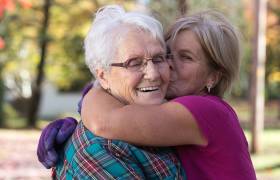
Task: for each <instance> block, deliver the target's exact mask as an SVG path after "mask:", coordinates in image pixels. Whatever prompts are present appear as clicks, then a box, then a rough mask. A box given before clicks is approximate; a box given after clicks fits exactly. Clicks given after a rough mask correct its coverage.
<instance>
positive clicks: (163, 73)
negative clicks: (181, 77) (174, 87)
mask: <svg viewBox="0 0 280 180" xmlns="http://www.w3.org/2000/svg"><path fill="white" fill-rule="evenodd" d="M160 76H161V79H162V80H163V81H164V83H169V80H170V69H169V66H167V67H166V68H163V69H162V70H160Z"/></svg>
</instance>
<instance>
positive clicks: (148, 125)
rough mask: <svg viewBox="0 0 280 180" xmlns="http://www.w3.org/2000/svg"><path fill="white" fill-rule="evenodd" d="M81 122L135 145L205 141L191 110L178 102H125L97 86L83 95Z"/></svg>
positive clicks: (104, 134) (97, 130)
mask: <svg viewBox="0 0 280 180" xmlns="http://www.w3.org/2000/svg"><path fill="white" fill-rule="evenodd" d="M82 119H83V122H84V124H85V125H86V126H87V127H88V128H89V129H90V130H91V131H93V132H94V133H95V134H97V135H99V136H103V137H105V138H109V139H120V140H124V141H127V142H131V143H134V144H139V145H153V146H175V145H184V144H197V145H206V144H207V141H206V139H205V137H204V136H203V135H202V133H201V131H200V129H199V127H198V125H197V123H196V120H195V119H194V117H193V116H192V114H191V113H190V112H189V111H188V110H187V109H186V108H185V107H184V106H183V105H181V104H179V103H176V102H168V103H164V104H162V105H147V106H140V105H126V106H124V105H123V104H121V103H120V102H119V101H117V100H116V99H115V98H113V97H112V96H111V95H109V94H107V93H105V92H104V91H102V90H100V89H92V90H90V91H89V93H88V94H87V95H86V96H85V99H84V102H83V108H82Z"/></svg>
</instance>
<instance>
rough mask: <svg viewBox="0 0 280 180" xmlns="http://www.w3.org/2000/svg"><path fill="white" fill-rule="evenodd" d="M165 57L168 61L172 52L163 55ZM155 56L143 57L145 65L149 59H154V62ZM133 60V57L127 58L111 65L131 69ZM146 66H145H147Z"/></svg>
mask: <svg viewBox="0 0 280 180" xmlns="http://www.w3.org/2000/svg"><path fill="white" fill-rule="evenodd" d="M162 56H163V57H164V61H165V62H167V60H168V59H170V58H172V57H173V55H172V54H165V55H162ZM154 58H155V57H151V58H143V61H144V65H145V66H147V63H148V61H152V62H153V59H154ZM132 60H133V58H132V59H128V60H126V61H125V62H122V63H112V64H111V66H115V67H122V68H126V69H129V66H128V64H129V63H130V62H131V61H132ZM142 66H143V65H142ZM145 66H144V67H145Z"/></svg>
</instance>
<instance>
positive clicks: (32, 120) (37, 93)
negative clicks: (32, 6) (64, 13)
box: [28, 0, 51, 127]
mask: <svg viewBox="0 0 280 180" xmlns="http://www.w3.org/2000/svg"><path fill="white" fill-rule="evenodd" d="M50 7H51V0H45V1H44V6H43V13H44V17H43V21H42V29H41V32H40V34H39V38H40V39H39V40H40V41H39V46H40V49H41V55H40V62H39V64H38V66H37V76H36V81H35V83H34V84H33V86H32V97H31V99H30V107H29V112H28V126H30V127H35V125H36V120H37V116H38V110H39V105H40V99H41V86H42V82H43V80H44V75H45V73H44V66H45V61H46V55H47V45H48V35H47V30H48V26H49V16H50V13H49V9H50Z"/></svg>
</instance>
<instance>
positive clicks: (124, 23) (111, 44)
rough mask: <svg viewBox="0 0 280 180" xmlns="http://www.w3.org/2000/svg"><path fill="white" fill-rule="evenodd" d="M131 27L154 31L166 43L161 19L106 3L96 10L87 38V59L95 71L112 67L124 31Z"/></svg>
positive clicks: (87, 62) (148, 31) (155, 36)
mask: <svg viewBox="0 0 280 180" xmlns="http://www.w3.org/2000/svg"><path fill="white" fill-rule="evenodd" d="M124 28H125V29H124ZM130 28H137V29H140V30H143V31H145V32H147V33H149V34H151V36H152V37H153V38H155V39H157V40H159V41H160V42H161V44H162V46H163V47H165V42H164V38H163V28H162V25H161V23H160V22H159V21H158V20H156V19H155V18H153V17H151V16H148V15H145V14H143V13H138V12H125V10H124V9H123V8H122V7H121V6H118V5H109V6H104V7H102V8H100V9H99V10H98V11H97V13H96V16H95V19H94V21H93V23H92V25H91V28H90V30H89V32H88V34H87V36H86V38H85V41H84V48H85V61H86V64H87V66H88V68H89V69H90V71H91V72H92V74H93V75H95V70H96V69H97V68H102V69H107V70H108V69H109V67H110V64H111V63H112V60H113V56H114V54H115V51H116V49H117V46H118V42H119V40H120V39H121V37H122V36H125V35H126V33H123V31H124V30H125V32H127V31H129V29H130Z"/></svg>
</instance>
